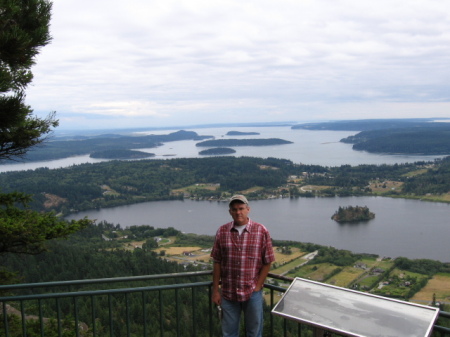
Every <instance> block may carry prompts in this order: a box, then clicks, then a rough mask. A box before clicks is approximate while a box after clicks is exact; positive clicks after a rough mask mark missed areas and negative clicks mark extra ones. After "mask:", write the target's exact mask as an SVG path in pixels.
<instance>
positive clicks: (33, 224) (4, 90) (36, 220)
mask: <svg viewBox="0 0 450 337" xmlns="http://www.w3.org/2000/svg"><path fill="white" fill-rule="evenodd" d="M51 8H52V4H51V3H50V2H49V1H47V0H0V160H15V158H20V157H22V156H23V155H24V154H25V153H26V152H27V151H28V150H29V149H30V148H31V147H32V146H35V145H37V144H40V143H42V142H43V141H44V140H45V138H46V135H48V134H49V133H50V132H51V131H52V128H54V127H56V126H57V125H58V121H57V120H56V119H55V114H54V113H51V114H49V116H48V117H46V118H44V119H41V118H38V117H36V116H34V115H33V110H32V109H31V107H30V106H28V105H26V104H25V89H26V87H27V85H28V84H30V82H31V80H32V79H33V74H32V73H31V70H30V69H31V67H32V66H33V65H34V63H35V57H36V55H37V54H38V53H39V51H40V48H41V47H43V46H45V45H47V44H48V43H49V42H50V40H51V37H50V33H49V24H50V17H51ZM30 201H31V197H30V196H29V195H26V194H24V193H20V192H11V193H1V192H0V254H2V253H6V252H13V253H25V254H37V253H40V252H42V251H43V250H45V242H46V241H47V240H50V239H54V238H59V237H65V236H67V235H68V234H70V233H73V232H75V231H77V230H79V229H80V228H83V227H85V226H87V224H88V223H90V221H88V220H87V219H84V220H81V221H73V222H71V223H67V222H65V221H62V220H61V219H59V218H57V217H56V216H55V215H54V214H53V213H38V212H35V211H31V210H29V209H28V208H27V205H28V204H29V202H30ZM2 273H3V275H2ZM0 276H3V277H0V279H1V280H2V282H10V281H11V279H10V276H11V274H10V273H6V272H5V271H3V272H2V270H0Z"/></svg>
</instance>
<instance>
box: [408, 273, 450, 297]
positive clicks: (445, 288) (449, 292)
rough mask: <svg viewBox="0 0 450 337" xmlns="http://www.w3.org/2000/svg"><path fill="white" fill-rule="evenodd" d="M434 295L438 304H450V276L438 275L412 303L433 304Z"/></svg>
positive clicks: (417, 294)
mask: <svg viewBox="0 0 450 337" xmlns="http://www.w3.org/2000/svg"><path fill="white" fill-rule="evenodd" d="M433 295H435V296H436V301H438V302H450V274H436V275H434V276H433V278H432V279H431V280H429V281H428V283H427V285H426V286H425V287H423V288H422V289H421V290H420V291H419V292H418V293H416V294H415V295H414V297H413V298H412V299H411V301H413V302H414V301H416V302H420V303H423V302H431V301H432V300H433Z"/></svg>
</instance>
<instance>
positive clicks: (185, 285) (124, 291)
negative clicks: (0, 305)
mask: <svg viewBox="0 0 450 337" xmlns="http://www.w3.org/2000/svg"><path fill="white" fill-rule="evenodd" d="M211 285H212V281H207V282H197V283H179V284H168V285H160V286H149V287H138V288H121V289H107V290H90V291H75V292H64V293H51V294H35V295H20V296H5V297H0V302H3V301H8V302H11V301H21V300H38V299H49V298H61V297H80V296H92V295H98V296H100V295H108V294H127V293H128V294H129V293H135V292H143V291H158V290H170V289H181V288H199V287H209V286H211Z"/></svg>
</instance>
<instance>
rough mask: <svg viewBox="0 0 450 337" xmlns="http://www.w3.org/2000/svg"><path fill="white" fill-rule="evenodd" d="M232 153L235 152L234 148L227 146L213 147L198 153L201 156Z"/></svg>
mask: <svg viewBox="0 0 450 337" xmlns="http://www.w3.org/2000/svg"><path fill="white" fill-rule="evenodd" d="M233 153H236V150H233V149H230V148H229V147H214V148H212V149H207V150H203V151H200V152H199V153H198V154H199V155H202V156H220V155H224V154H233Z"/></svg>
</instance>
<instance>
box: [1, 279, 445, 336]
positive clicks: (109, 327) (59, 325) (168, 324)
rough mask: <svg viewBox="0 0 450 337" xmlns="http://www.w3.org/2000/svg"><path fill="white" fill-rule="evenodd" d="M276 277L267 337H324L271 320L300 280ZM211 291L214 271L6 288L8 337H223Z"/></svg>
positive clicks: (438, 328) (4, 332)
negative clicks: (291, 288) (276, 307)
mask: <svg viewBox="0 0 450 337" xmlns="http://www.w3.org/2000/svg"><path fill="white" fill-rule="evenodd" d="M269 279H271V282H268V283H266V284H265V286H264V290H265V298H266V305H265V308H264V315H265V321H264V336H265V337H267V336H274V337H280V336H286V337H287V336H314V337H316V336H319V335H318V334H317V331H316V330H315V329H314V327H311V326H309V325H306V324H302V323H298V322H295V321H293V320H289V319H286V318H284V317H280V316H276V315H273V314H271V310H272V309H273V308H274V306H275V305H276V304H277V303H278V301H279V300H280V299H281V296H282V295H283V293H285V292H286V291H287V286H286V285H289V284H291V282H292V281H293V280H294V279H292V278H290V277H284V276H281V275H276V274H269ZM275 284H283V286H279V285H275ZM211 285H212V282H211V271H201V272H188V273H176V274H160V275H146V276H135V277H118V278H107V279H91V280H76V281H61V282H47V283H33V284H14V285H7V286H0V336H2V337H3V336H4V337H17V336H23V337H26V336H52V337H53V336H63V337H66V336H77V337H78V336H81V337H100V336H101V337H104V336H105V337H106V336H109V337H119V336H127V337H134V336H136V337H137V336H139V337H146V336H148V337H156V336H160V337H167V336H177V337H178V336H195V337H197V336H220V335H221V333H220V321H219V318H218V315H217V311H216V308H215V306H214V305H213V303H212V302H211V300H210V298H211ZM4 313H7V315H5V314H4ZM449 322H450V313H449V312H443V311H440V312H439V317H438V320H437V321H436V323H435V324H434V325H433V327H432V332H431V335H430V336H439V337H446V336H450V328H446V327H443V326H442V325H448V324H449ZM411 323H413V322H411ZM325 334H326V335H327V336H342V335H339V334H335V333H334V334H333V333H328V332H325ZM323 335H324V332H321V334H320V336H323ZM399 337H400V336H399Z"/></svg>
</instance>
